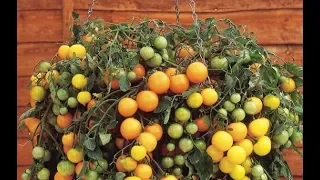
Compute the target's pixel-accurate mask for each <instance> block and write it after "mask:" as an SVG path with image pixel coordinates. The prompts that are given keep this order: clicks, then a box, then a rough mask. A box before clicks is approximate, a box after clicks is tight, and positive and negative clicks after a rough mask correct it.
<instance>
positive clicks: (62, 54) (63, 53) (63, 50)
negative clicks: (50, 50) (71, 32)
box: [58, 45, 70, 59]
mask: <svg viewBox="0 0 320 180" xmlns="http://www.w3.org/2000/svg"><path fill="white" fill-rule="evenodd" d="M69 48H70V47H69V46H68V45H62V46H60V47H59V49H58V56H59V58H60V59H68V52H69Z"/></svg>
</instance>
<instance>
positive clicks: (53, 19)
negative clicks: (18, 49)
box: [17, 10, 62, 43]
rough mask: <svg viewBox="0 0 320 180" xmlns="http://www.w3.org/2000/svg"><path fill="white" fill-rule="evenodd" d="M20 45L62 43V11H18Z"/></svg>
mask: <svg viewBox="0 0 320 180" xmlns="http://www.w3.org/2000/svg"><path fill="white" fill-rule="evenodd" d="M17 16H18V25H17V26H18V32H17V33H18V38H17V40H18V43H21V42H60V41H62V30H61V29H62V26H61V21H62V15H61V11H60V10H38V11H18V15H17Z"/></svg>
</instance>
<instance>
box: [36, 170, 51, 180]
mask: <svg viewBox="0 0 320 180" xmlns="http://www.w3.org/2000/svg"><path fill="white" fill-rule="evenodd" d="M49 177H50V171H49V169H47V168H42V169H41V170H40V171H38V173H37V178H38V179H39V180H49Z"/></svg>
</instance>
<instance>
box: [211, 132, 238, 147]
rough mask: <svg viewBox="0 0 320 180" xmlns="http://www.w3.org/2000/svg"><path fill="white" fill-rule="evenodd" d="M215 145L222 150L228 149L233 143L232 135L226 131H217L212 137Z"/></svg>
mask: <svg viewBox="0 0 320 180" xmlns="http://www.w3.org/2000/svg"><path fill="white" fill-rule="evenodd" d="M211 143H212V145H213V147H215V148H216V149H218V150H220V151H223V152H224V151H227V150H228V149H230V148H231V146H232V144H233V139H232V136H231V135H230V134H229V133H227V132H226V131H217V132H216V133H215V134H213V136H212V138H211Z"/></svg>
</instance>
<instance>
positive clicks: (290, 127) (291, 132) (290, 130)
mask: <svg viewBox="0 0 320 180" xmlns="http://www.w3.org/2000/svg"><path fill="white" fill-rule="evenodd" d="M286 131H287V132H288V135H289V137H291V136H292V134H293V127H292V126H289V127H287V129H286Z"/></svg>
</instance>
